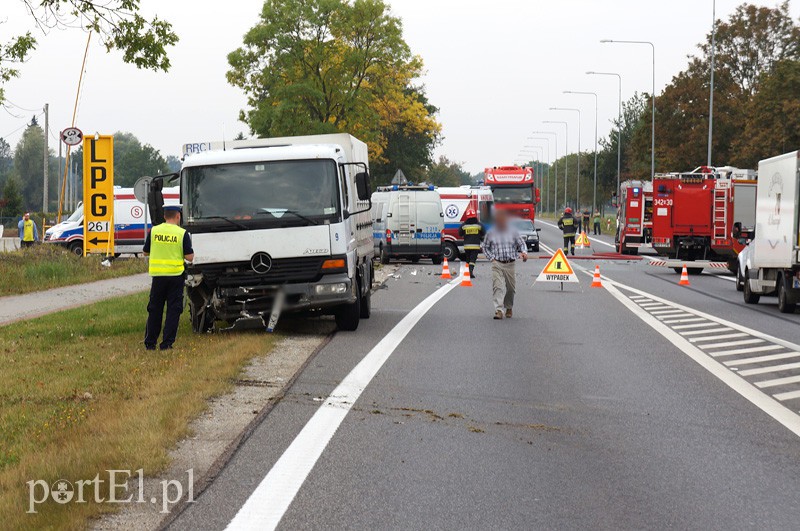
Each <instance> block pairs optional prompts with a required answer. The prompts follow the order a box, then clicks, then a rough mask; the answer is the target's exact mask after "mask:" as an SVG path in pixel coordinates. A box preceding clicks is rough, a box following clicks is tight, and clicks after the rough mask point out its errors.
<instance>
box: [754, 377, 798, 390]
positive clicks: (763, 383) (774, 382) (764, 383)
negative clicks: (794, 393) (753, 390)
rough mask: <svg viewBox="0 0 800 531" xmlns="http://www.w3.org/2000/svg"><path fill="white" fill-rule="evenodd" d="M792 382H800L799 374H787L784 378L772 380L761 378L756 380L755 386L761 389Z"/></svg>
mask: <svg viewBox="0 0 800 531" xmlns="http://www.w3.org/2000/svg"><path fill="white" fill-rule="evenodd" d="M793 383H800V375H798V376H787V377H786V378H775V379H774V380H762V381H760V382H756V387H758V388H760V389H763V388H765V387H778V386H779V385H788V384H793Z"/></svg>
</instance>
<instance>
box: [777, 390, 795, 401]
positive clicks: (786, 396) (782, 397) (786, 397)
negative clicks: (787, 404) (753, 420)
mask: <svg viewBox="0 0 800 531" xmlns="http://www.w3.org/2000/svg"><path fill="white" fill-rule="evenodd" d="M772 396H774V397H775V399H776V400H780V401H781V402H783V401H784V400H791V399H792V398H800V391H789V392H787V393H778V394H777V395H772Z"/></svg>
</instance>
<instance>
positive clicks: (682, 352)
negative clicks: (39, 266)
mask: <svg viewBox="0 0 800 531" xmlns="http://www.w3.org/2000/svg"><path fill="white" fill-rule="evenodd" d="M539 226H541V227H543V230H542V232H541V235H542V241H543V243H544V244H545V245H546V246H547V247H549V248H554V247H556V246H557V245H558V243H559V241H560V239H559V235H558V234H557V231H556V230H555V229H553V228H551V227H549V226H547V225H544V224H541V225H539ZM600 240H603V241H606V242H608V241H610V239H609V238H607V237H601V238H600ZM593 245H594V247H595V249H596V250H597V251H601V252H608V251H610V248H608V247H605V246H604V245H602V244H601V243H597V242H595V243H594V244H593ZM588 252H589V251H587V253H588ZM542 254H546V251H544V249H543V252H542ZM647 262H648V261H647V260H642V261H636V262H628V261H594V260H576V261H574V262H573V263H574V264H575V265H576V266H579V267H581V268H585V269H593V268H594V265H595V264H599V265H600V267H601V272H602V274H603V275H604V277H607V279H606V285H607V287H606V289H591V288H589V285H590V283H591V277H589V276H588V275H586V274H585V273H584V272H582V271H579V272H578V275H579V278H580V284H566V285H565V286H564V290H563V291H561V290H560V286H559V285H558V284H541V283H537V284H533V281H534V279H535V278H536V276H537V275H538V273H539V272H540V271H541V269H542V268H543V267H544V265H545V263H546V261H545V260H543V259H537V258H534V259H532V260H530V261H529V262H528V263H527V264H524V265H522V264H518V265H519V267H518V270H517V275H518V281H517V282H518V296H517V304H516V306H515V308H514V310H515V315H514V318H513V319H511V320H503V321H494V320H492V319H491V316H492V313H493V310H492V307H491V302H490V292H491V286H490V280H489V266H488V264H484V263H480V264H479V265H478V270H477V273H478V278H477V279H476V280H475V282H474V283H475V286H474V287H473V288H462V287H451V286H448V285H446V283H445V281H443V280H441V279H440V278H439V277H438V275H437V274H438V273H439V268H438V267H434V266H430V265H419V266H406V267H404V268H402V269H401V270H400V278H398V279H390V280H389V281H388V282H387V284H386V287H385V289H382V290H379V291H378V292H377V293H376V294H375V295H374V297H373V315H372V318H371V319H370V320H368V321H364V322H362V325H361V327H360V328H359V330H358V331H357V332H356V333H339V334H337V335H336V336H335V337H334V339H333V340H332V341H331V342H330V343H329V344H328V345H327V346H326V347H325V348H324V349H323V350H322V351H321V352H319V354H318V355H317V356H316V358H315V359H314V360H313V361H312V362H311V363H310V365H309V366H308V367H307V368H306V370H305V371H304V372H303V373H302V374H301V375H300V377H299V378H298V379H297V381H296V382H295V384H294V386H293V387H292V388H291V389H290V391H289V393H288V395H287V397H286V398H285V399H284V400H283V401H282V402H281V403H279V404H278V405H277V406H276V407H275V408H274V409H273V411H272V412H271V413H270V414H269V415H268V416H267V417H266V419H265V420H264V422H263V423H262V424H261V425H260V426H259V428H258V429H257V430H256V431H255V432H254V433H253V435H252V436H251V437H250V439H248V441H247V442H246V444H245V445H244V446H243V447H242V448H241V449H240V450H239V451H238V452H237V453H236V454H235V455H234V457H233V458H232V460H231V461H230V463H229V464H228V466H227V467H225V469H224V470H223V471H222V473H221V474H220V475H219V476H218V477H217V478H216V479H215V481H214V482H213V483H212V484H211V486H210V487H209V488H208V489H207V490H206V491H205V492H203V494H202V495H200V496H199V497H198V499H197V500H196V501H195V502H194V503H192V504H189V505H188V508H187V509H186V510H185V511H184V512H183V513H182V514H181V515H180V516H179V518H178V519H177V520H175V521H174V522H173V523H172V524H171V528H173V529H224V528H226V527H228V526H229V525H230V524H231V522H232V521H233V522H234V524H233V525H231V528H254V529H256V528H258V529H264V528H269V527H271V524H265V523H264V522H260V521H259V520H258V518H259V517H260V516H263V515H260V511H264V512H271V513H272V514H271V518H273V519H275V518H277V520H275V521H279V522H280V524H279V526H278V527H279V528H281V529H344V528H347V529H387V528H390V529H397V528H403V529H632V528H636V529H643V528H647V529H667V528H671V529H674V528H681V529H743V528H759V529H787V528H789V529H791V528H797V526H798V522H800V504H798V502H797V495H798V492H800V438H799V437H798V434H800V417H798V415H797V412H798V409H800V393H797V394H798V397H797V398H791V396H792V394H793V393H795V392H796V391H800V378H795V376H798V375H800V363H798V365H799V366H798V367H796V368H795V367H789V368H785V367H786V366H787V365H788V366H791V365H792V363H793V362H800V352H798V351H800V346H797V343H800V327H798V326H797V325H798V324H800V315H790V316H786V315H782V314H780V313H778V311H777V308H776V307H775V304H774V301H770V300H769V299H764V303H762V304H761V305H759V306H757V307H753V306H745V305H744V304H743V302H742V300H741V294H740V293H738V292H736V290H735V288H734V284H733V282H730V281H729V280H726V279H724V278H720V277H718V276H715V275H702V276H699V277H692V278H691V281H692V286H690V287H683V286H678V285H677V281H678V277H677V275H675V274H674V273H673V272H672V271H671V270H661V269H658V268H655V267H652V266H649V265H647ZM612 281H614V282H612ZM437 289H438V290H443V291H439V292H437ZM435 292H436V293H438V295H436V296H437V297H438V296H441V298H440V299H439V300H438V301H437V302H435V304H433V305H432V307H431V308H430V309H429V310H428V311H427V312H426V313H424V314H423V315H421V317H420V316H419V315H417V314H419V313H420V311H421V310H419V309H418V310H417V311H416V313H414V312H412V314H413V315H411V317H414V316H415V315H416V317H419V319H418V321H416V322H411V323H410V324H409V317H408V315H409V312H410V311H411V310H413V309H414V308H418V306H419V305H420V304H421V303H422V302H423V301H425V300H426V298H428V297H429V296H431V294H432V293H435ZM428 302H430V299H428ZM404 318H405V319H404ZM409 327H410V328H409ZM404 328H407V330H406V331H407V335H405V336H403V335H402V334H400V335H398V330H400V329H404ZM389 343H391V344H389ZM394 345H396V348H392V347H393V346H394ZM739 351H749V352H739ZM376 352H378V353H380V352H384V356H383V358H381V360H380V361H378V362H377V363H374V364H373V369H374V371H373V372H374V377H372V373H369V374H367V376H364V374H366V373H365V372H363V371H361V368H362V367H363V366H364V365H369V363H370V362H372V361H374V358H375V356H376ZM387 352H388V353H387ZM387 356H388V357H387ZM765 357H766V358H770V359H762V358H765ZM383 359H385V362H383ZM359 362H362V363H361V364H360V365H359ZM381 362H382V365H381ZM357 365H359V370H357V371H354V372H356V373H358V375H361V377H363V378H366V380H365V382H367V383H368V385H363V386H348V385H344V384H343V385H342V386H340V384H341V383H342V382H343V380H344V381H345V384H347V383H348V382H350V381H351V379H352V375H351V376H348V374H350V373H351V371H352V370H353V369H354V367H356V366H357ZM771 367H778V368H777V369H775V370H773V369H772V368H771ZM793 379H797V380H798V381H797V382H794V381H791V380H793ZM764 382H770V383H769V385H768V386H766V387H759V385H761V384H763V383H764ZM776 382H777V383H776ZM362 387H363V389H362ZM334 389H336V393H335V395H334V396H332V397H331V396H330V395H331V393H333V392H334ZM776 396H779V398H775V397H776ZM349 397H354V399H355V402H354V403H352V401H350V399H349ZM787 397H789V398H787ZM326 399H327V401H326V402H325V405H324V406H323V405H322V404H323V401H324V400H326ZM326 430H330V431H329V432H326ZM326 433H328V435H330V438H328V435H326ZM286 467H288V468H286ZM287 471H289V472H287ZM298 471H303V472H298ZM306 472H307V475H306ZM268 474H270V479H269V480H265V477H266V476H267V475H268ZM281 504H284V505H285V507H283V506H282V505H281ZM242 507H246V508H247V509H246V510H243V511H241V513H240V510H241V509H242ZM237 513H240V514H239V517H237ZM244 513H247V514H244ZM276 515H277V516H276ZM235 518H236V520H234V519H235Z"/></svg>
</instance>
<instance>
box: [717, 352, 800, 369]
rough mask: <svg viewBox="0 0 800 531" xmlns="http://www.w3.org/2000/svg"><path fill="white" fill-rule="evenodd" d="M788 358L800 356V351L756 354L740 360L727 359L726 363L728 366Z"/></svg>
mask: <svg viewBox="0 0 800 531" xmlns="http://www.w3.org/2000/svg"><path fill="white" fill-rule="evenodd" d="M787 358H800V352H783V353H781V354H770V355H768V356H756V357H755V358H742V359H740V360H731V361H726V362H724V364H725V365H726V366H728V367H738V366H739V365H749V364H751V363H764V362H767V361H777V360H785V359H787Z"/></svg>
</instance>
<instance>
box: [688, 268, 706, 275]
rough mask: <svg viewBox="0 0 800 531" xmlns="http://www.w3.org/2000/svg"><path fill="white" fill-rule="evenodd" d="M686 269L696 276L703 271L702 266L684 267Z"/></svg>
mask: <svg viewBox="0 0 800 531" xmlns="http://www.w3.org/2000/svg"><path fill="white" fill-rule="evenodd" d="M686 271H687V272H688V273H689V274H690V275H692V276H697V275H700V274H702V273H703V268H702V267H689V268H687V269H686Z"/></svg>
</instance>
